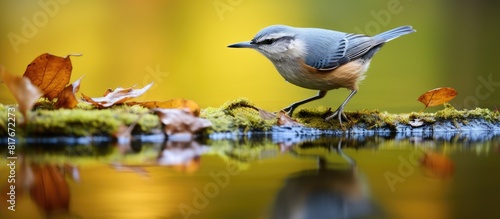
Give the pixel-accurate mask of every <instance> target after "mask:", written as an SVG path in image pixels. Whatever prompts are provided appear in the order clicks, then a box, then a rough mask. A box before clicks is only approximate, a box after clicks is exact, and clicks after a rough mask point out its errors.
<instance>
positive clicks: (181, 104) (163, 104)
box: [126, 98, 200, 116]
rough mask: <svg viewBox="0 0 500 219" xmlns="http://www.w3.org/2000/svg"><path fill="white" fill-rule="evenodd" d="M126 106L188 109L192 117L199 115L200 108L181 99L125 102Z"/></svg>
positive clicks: (194, 103) (191, 102)
mask: <svg viewBox="0 0 500 219" xmlns="http://www.w3.org/2000/svg"><path fill="white" fill-rule="evenodd" d="M126 104H127V105H129V106H131V105H140V106H143V107H146V108H150V109H153V108H163V109H188V110H189V111H190V112H191V113H192V114H193V115H194V116H199V115H200V106H199V105H198V104H197V103H196V102H194V101H192V100H186V99H182V98H176V99H171V100H167V101H146V102H127V103H126Z"/></svg>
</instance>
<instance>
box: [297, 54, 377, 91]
mask: <svg viewBox="0 0 500 219" xmlns="http://www.w3.org/2000/svg"><path fill="white" fill-rule="evenodd" d="M302 63H303V62H302ZM368 65H369V63H366V64H365V61H364V60H361V59H359V60H356V61H352V62H349V63H346V64H344V65H342V66H340V67H338V68H336V69H334V70H331V71H321V70H318V69H315V68H313V67H311V66H308V65H306V64H305V63H303V66H304V68H307V69H309V70H308V72H313V73H312V74H309V75H308V78H310V80H313V81H315V84H318V87H317V88H316V89H318V90H331V89H337V88H347V89H349V90H357V89H358V82H360V81H362V80H363V79H364V78H365V72H366V71H367V69H368Z"/></svg>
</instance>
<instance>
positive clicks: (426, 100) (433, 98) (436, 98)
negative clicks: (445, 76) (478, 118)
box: [418, 87, 457, 109]
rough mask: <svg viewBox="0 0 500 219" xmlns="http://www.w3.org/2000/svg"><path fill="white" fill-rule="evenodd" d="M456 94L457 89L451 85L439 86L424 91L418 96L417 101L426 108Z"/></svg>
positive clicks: (441, 102)
mask: <svg viewBox="0 0 500 219" xmlns="http://www.w3.org/2000/svg"><path fill="white" fill-rule="evenodd" d="M456 96H457V91H456V90H455V89H453V88H451V87H440V88H436V89H432V90H430V91H427V92H425V93H424V94H422V95H421V96H420V97H419V98H418V101H420V102H422V103H423V104H425V108H427V107H429V106H437V105H441V104H443V103H446V102H448V101H450V100H452V99H453V98H455V97H456ZM425 108H424V109H425Z"/></svg>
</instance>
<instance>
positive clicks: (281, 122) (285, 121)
mask: <svg viewBox="0 0 500 219" xmlns="http://www.w3.org/2000/svg"><path fill="white" fill-rule="evenodd" d="M278 126H304V125H302V124H301V123H300V122H298V121H297V120H295V119H292V117H290V116H288V115H287V114H286V113H285V112H284V111H279V112H278Z"/></svg>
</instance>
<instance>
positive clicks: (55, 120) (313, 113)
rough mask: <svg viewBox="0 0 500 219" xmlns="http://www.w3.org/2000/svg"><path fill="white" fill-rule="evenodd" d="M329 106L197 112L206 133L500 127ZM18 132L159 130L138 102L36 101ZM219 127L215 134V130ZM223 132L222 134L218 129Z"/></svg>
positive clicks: (458, 114)
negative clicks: (277, 113)
mask: <svg viewBox="0 0 500 219" xmlns="http://www.w3.org/2000/svg"><path fill="white" fill-rule="evenodd" d="M9 107H15V106H6V105H1V104H0V115H5V116H2V117H1V119H0V136H3V137H7V136H8V135H7V134H8V131H7V128H8V127H7V123H8V121H7V116H6V115H7V114H8V110H7V109H8V108H9ZM331 113H332V112H331V111H330V109H327V108H317V109H302V110H299V111H298V112H296V113H295V114H294V115H293V118H294V119H296V120H297V121H298V122H299V123H301V124H303V126H296V127H289V126H277V122H276V121H277V119H276V118H274V119H273V118H271V119H269V118H265V117H263V116H261V114H262V111H261V110H259V108H257V106H255V105H254V104H253V103H251V102H250V101H248V100H246V99H237V100H234V101H229V102H227V103H225V104H223V105H222V106H220V107H217V108H212V107H211V108H205V109H202V111H201V115H200V117H203V118H206V119H208V120H210V121H211V122H212V124H213V125H212V127H211V128H209V129H207V130H206V131H205V133H204V134H212V135H211V136H225V135H235V134H244V133H250V132H252V133H255V132H275V133H290V134H299V135H300V134H303V135H320V134H341V133H346V132H347V133H364V132H406V133H408V132H411V133H413V132H435V131H464V130H497V131H498V130H500V112H499V111H498V110H489V109H481V108H477V109H474V110H456V109H454V108H453V107H452V106H451V105H447V104H445V108H444V109H443V110H441V111H438V112H436V113H415V112H412V113H406V114H390V113H387V112H379V111H377V110H362V111H347V112H345V113H346V115H347V117H348V118H349V121H345V122H344V123H343V124H342V125H340V123H339V122H338V121H337V120H331V121H328V122H327V121H325V120H324V118H326V117H327V116H328V115H330V114H331ZM16 118H17V126H16V136H17V137H27V136H29V137H46V136H74V137H81V136H112V135H113V133H116V132H117V130H118V129H119V128H120V127H124V126H129V125H130V124H132V123H133V122H134V121H135V120H137V119H138V118H140V119H139V120H138V123H137V125H136V127H135V128H134V130H133V134H146V135H148V134H158V133H161V123H160V122H159V119H158V118H157V116H156V115H155V114H154V113H152V112H150V111H149V110H148V109H146V108H143V107H140V106H125V105H122V106H115V107H112V108H108V109H92V108H88V107H85V106H80V107H78V108H77V109H71V110H69V109H60V110H50V109H43V107H39V108H38V109H35V110H33V111H32V112H31V113H30V117H29V122H28V123H26V124H25V125H20V120H21V119H22V116H21V115H20V114H19V113H16ZM215 133H219V134H215ZM220 133H224V134H222V135H221V134H220Z"/></svg>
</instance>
